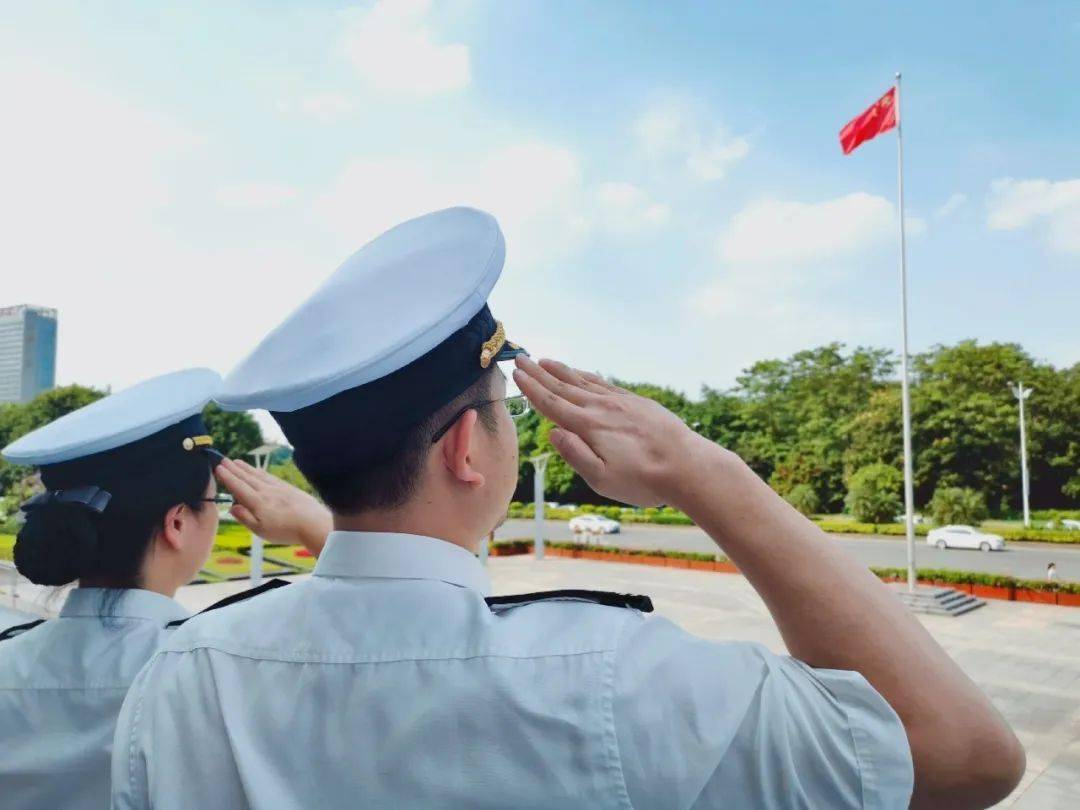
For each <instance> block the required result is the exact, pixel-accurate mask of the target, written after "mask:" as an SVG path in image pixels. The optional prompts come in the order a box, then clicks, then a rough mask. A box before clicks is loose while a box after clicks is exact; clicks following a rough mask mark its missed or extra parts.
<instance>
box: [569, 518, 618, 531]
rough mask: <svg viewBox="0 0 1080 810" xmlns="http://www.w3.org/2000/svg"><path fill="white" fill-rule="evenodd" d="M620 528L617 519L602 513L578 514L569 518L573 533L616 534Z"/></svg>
mask: <svg viewBox="0 0 1080 810" xmlns="http://www.w3.org/2000/svg"><path fill="white" fill-rule="evenodd" d="M621 528H622V525H621V524H620V523H619V521H617V520H612V519H611V518H606V517H604V516H603V515H578V516H577V517H576V518H571V520H570V531H572V532H573V533H574V534H618V533H619V530H620V529H621Z"/></svg>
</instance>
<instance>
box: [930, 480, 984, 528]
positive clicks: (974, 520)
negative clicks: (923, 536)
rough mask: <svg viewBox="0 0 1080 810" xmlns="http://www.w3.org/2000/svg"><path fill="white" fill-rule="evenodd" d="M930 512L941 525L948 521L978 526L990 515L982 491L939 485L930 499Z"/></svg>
mask: <svg viewBox="0 0 1080 810" xmlns="http://www.w3.org/2000/svg"><path fill="white" fill-rule="evenodd" d="M930 514H931V515H932V516H933V518H934V522H935V523H937V524H938V525H939V526H944V525H945V524H947V523H966V524H970V525H974V526H977V525H978V524H979V523H980V522H981V521H983V520H985V519H986V518H987V517H988V516H989V512H988V511H987V508H986V499H985V498H983V496H982V493H981V492H976V491H975V490H973V489H968V488H966V487H938V488H937V489H936V490H934V497H933V498H931V499H930Z"/></svg>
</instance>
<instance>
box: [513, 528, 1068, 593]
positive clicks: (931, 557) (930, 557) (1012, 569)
mask: <svg viewBox="0 0 1080 810" xmlns="http://www.w3.org/2000/svg"><path fill="white" fill-rule="evenodd" d="M544 524H545V537H546V539H548V540H563V541H567V540H572V539H573V537H572V535H571V534H570V529H569V528H568V526H567V523H566V521H563V520H547V521H544ZM532 536H533V521H531V520H508V521H507V522H506V523H505V524H504V525H503V526H501V527H500V528H499V530H498V531H497V532H496V537H497V538H498V539H507V538H511V537H532ZM829 537H830V538H831V539H833V540H834V541H835V542H837V543H839V544H840V545H841V546H843V547H844V548H845V549H847V550H848V551H849V552H850V553H851V554H853V555H854V556H855V558H856V559H858V560H860V561H862V562H863V563H865V564H866V565H867V566H892V567H896V568H903V567H905V566H906V565H907V553H906V551H905V545H906V544H905V542H904V538H902V537H899V538H898V537H882V536H868V535H853V534H831V535H829ZM915 541H916V546H915V563H916V565H917V566H918V567H919V568H952V569H955V570H960V571H984V572H987V573H991V574H1010V575H1012V576H1014V577H1021V578H1023V579H1044V578H1045V577H1046V564H1047V563H1048V562H1050V561H1051V560H1053V561H1054V562H1055V563H1057V573H1058V579H1060V580H1062V581H1065V582H1080V545H1076V546H1072V545H1058V544H1054V543H1015V542H1006V544H1005V551H991V552H982V551H968V550H959V549H949V550H947V551H938V550H937V549H936V548H934V547H933V546H928V545H926V538H925V537H916V538H915ZM600 543H601V544H602V545H609V546H622V547H624V548H659V549H664V550H667V551H699V552H705V553H715V552H717V550H718V549H717V547H716V544H715V543H713V541H712V540H710V539H709V537H708V535H706V534H705V532H703V531H702V530H701V529H699V528H698V527H697V526H656V525H650V524H641V523H624V524H623V525H622V531H621V532H620V533H619V534H610V535H607V536H606V537H604V538H603V539H601V540H600Z"/></svg>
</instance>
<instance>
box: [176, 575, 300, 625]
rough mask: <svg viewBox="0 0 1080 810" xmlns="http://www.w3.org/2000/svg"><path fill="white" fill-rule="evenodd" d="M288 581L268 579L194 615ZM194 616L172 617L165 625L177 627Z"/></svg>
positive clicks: (231, 603)
mask: <svg viewBox="0 0 1080 810" xmlns="http://www.w3.org/2000/svg"><path fill="white" fill-rule="evenodd" d="M288 584H289V583H288V582H286V581H285V580H283V579H268V580H267V581H266V582H264V583H263V584H262V585H260V586H259V587H257V588H249V589H248V590H246V591H240V593H234V594H233V595H232V596H226V597H225V598H224V599H222V600H221V601H220V602H214V604H212V605H210V607H208V608H205V609H203V610H200V611H199V612H198V613H196V614H195V616H201V615H202V614H204V613H209V612H210V611H211V610H217V609H218V608H223V607H228V606H229V605H235V604H236V603H237V602H243V601H244V600H245V599H250V598H251V597H253V596H258V595H259V594H261V593H266V592H267V591H272V590H274V589H275V588H281V587H283V586H285V585H288ZM193 618H194V616H188V617H187V619H174V620H173V621H171V622H169V623H168V624H167V625H165V626H166V627H179V626H180V625H182V624H183V623H184V622H186V621H187V620H188V619H193Z"/></svg>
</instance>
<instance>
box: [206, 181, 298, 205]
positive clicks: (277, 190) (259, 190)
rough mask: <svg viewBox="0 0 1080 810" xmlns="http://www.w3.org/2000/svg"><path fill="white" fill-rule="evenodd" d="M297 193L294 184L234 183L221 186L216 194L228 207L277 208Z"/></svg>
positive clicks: (221, 202)
mask: <svg viewBox="0 0 1080 810" xmlns="http://www.w3.org/2000/svg"><path fill="white" fill-rule="evenodd" d="M296 194H297V191H296V189H295V188H293V187H292V186H285V185H281V184H279V183H234V184H231V185H224V186H219V187H218V189H217V191H216V192H215V195H214V196H215V198H216V199H217V201H218V203H219V204H221V205H223V206H225V207H226V208H277V207H279V206H282V205H285V204H286V203H287V202H289V201H291V200H292V199H294V198H295V197H296Z"/></svg>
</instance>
